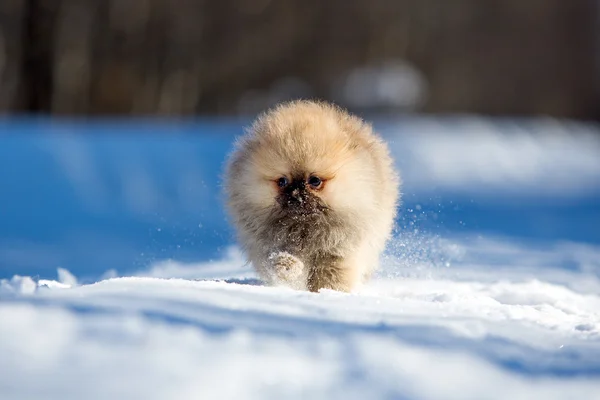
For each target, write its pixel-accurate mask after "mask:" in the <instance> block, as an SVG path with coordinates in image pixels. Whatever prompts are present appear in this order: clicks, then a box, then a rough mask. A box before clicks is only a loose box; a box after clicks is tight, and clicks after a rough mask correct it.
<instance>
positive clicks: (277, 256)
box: [269, 252, 304, 282]
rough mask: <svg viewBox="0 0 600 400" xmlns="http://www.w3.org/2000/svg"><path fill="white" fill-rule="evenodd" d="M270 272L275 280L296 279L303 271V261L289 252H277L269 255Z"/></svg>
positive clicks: (289, 280)
mask: <svg viewBox="0 0 600 400" xmlns="http://www.w3.org/2000/svg"><path fill="white" fill-rule="evenodd" d="M269 264H270V267H271V268H270V270H271V273H272V274H273V275H274V276H273V277H274V278H275V280H276V281H280V282H291V281H294V280H296V279H298V278H299V277H300V276H301V275H302V272H303V271H304V263H303V262H302V261H300V259H298V258H297V257H294V256H293V255H291V254H290V253H285V252H279V253H271V255H269Z"/></svg>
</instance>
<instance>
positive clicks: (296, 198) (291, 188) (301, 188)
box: [285, 179, 306, 203]
mask: <svg viewBox="0 0 600 400" xmlns="http://www.w3.org/2000/svg"><path fill="white" fill-rule="evenodd" d="M305 190H306V184H305V183H304V180H300V179H298V180H294V181H293V182H292V183H291V184H290V185H288V186H287V187H286V188H285V194H286V195H287V196H288V198H289V200H290V201H291V202H298V203H301V202H302V201H303V196H304V192H305Z"/></svg>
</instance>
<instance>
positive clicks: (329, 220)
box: [225, 101, 400, 292]
mask: <svg viewBox="0 0 600 400" xmlns="http://www.w3.org/2000/svg"><path fill="white" fill-rule="evenodd" d="M225 188H226V195H227V208H228V211H229V214H230V216H231V219H232V221H233V223H234V225H235V228H236V230H237V233H238V237H239V240H240V242H241V245H242V246H243V248H244V250H245V252H246V254H247V256H248V257H249V260H250V261H251V262H252V265H253V267H254V268H255V269H256V271H257V273H258V275H259V277H260V278H261V279H262V280H263V281H265V282H266V283H267V284H270V285H284V286H288V287H291V288H295V289H300V290H310V291H313V292H316V291H318V290H319V289H321V288H328V289H333V290H338V291H346V292H349V291H352V290H353V289H355V288H356V287H357V286H358V285H359V284H360V283H362V282H364V281H365V280H366V279H368V278H369V277H370V276H371V273H372V272H373V271H374V269H375V268H376V267H377V265H378V262H379V257H380V254H381V252H382V251H383V250H384V247H385V245H386V241H387V240H388V238H389V236H390V234H391V230H392V227H393V223H394V217H395V215H396V207H397V204H398V202H399V197H400V194H399V188H400V178H399V175H398V174H397V173H396V172H395V170H394V168H393V162H392V159H391V157H390V155H389V152H388V148H387V146H386V144H385V143H384V142H383V141H382V140H381V139H380V138H379V137H378V136H377V135H376V134H374V133H373V131H372V129H371V127H370V125H368V124H366V123H365V122H363V121H362V120H361V119H359V118H357V117H355V116H353V115H350V114H349V113H347V112H346V111H344V110H342V109H340V108H338V107H336V106H333V105H331V104H327V103H322V102H313V101H294V102H289V103H284V104H280V105H279V106H277V107H275V108H273V109H271V110H269V111H267V112H266V113H264V114H262V115H261V116H259V118H257V120H256V121H255V122H254V124H253V125H252V127H251V128H250V129H249V131H248V132H247V133H246V135H245V136H243V137H242V138H240V139H239V140H238V141H237V143H236V147H235V149H234V151H233V153H232V154H231V156H230V158H229V160H228V163H227V168H226V173H225Z"/></svg>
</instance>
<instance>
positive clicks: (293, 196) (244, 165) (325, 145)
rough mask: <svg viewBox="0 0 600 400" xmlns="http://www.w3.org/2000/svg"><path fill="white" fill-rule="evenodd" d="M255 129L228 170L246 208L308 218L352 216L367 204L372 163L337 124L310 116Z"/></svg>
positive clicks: (369, 196)
mask: <svg viewBox="0 0 600 400" xmlns="http://www.w3.org/2000/svg"><path fill="white" fill-rule="evenodd" d="M255 129H256V130H255V132H256V134H255V135H254V136H253V137H252V138H251V139H250V140H248V141H247V142H245V143H244V146H243V148H244V152H243V154H244V157H243V158H241V159H239V160H238V161H239V164H238V168H236V170H237V171H234V174H238V176H237V177H236V178H235V182H234V184H235V185H240V187H239V188H238V189H239V192H240V194H242V193H243V195H244V196H245V197H246V198H245V200H246V201H247V203H249V204H248V206H253V208H258V209H261V210H268V211H269V213H270V214H271V215H273V213H275V214H277V215H285V216H290V217H293V218H302V217H307V218H310V217H315V216H319V215H321V216H327V215H329V214H330V213H336V214H337V215H338V216H344V215H346V216H349V217H350V216H356V215H358V214H360V213H361V208H362V205H365V204H372V203H373V200H374V190H373V181H374V178H373V176H374V174H375V171H374V168H373V162H372V160H371V159H370V158H369V157H370V156H369V154H368V152H366V151H365V149H364V147H363V146H361V144H360V143H356V142H355V141H353V140H352V139H351V138H350V136H349V135H348V134H347V132H345V131H344V129H343V127H342V126H340V124H339V123H338V121H336V120H334V119H331V118H327V117H323V118H316V117H314V115H313V118H311V119H308V120H307V119H300V121H298V118H296V119H294V118H287V119H283V123H279V124H274V123H269V124H264V125H262V126H261V125H259V126H258V127H257V128H255Z"/></svg>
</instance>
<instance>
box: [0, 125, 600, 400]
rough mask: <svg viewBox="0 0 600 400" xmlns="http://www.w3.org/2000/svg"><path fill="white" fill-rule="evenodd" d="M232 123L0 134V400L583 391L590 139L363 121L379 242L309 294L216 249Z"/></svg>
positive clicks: (591, 328) (588, 394)
mask: <svg viewBox="0 0 600 400" xmlns="http://www.w3.org/2000/svg"><path fill="white" fill-rule="evenodd" d="M0 125H1V124H0ZM232 126H235V124H232V125H227V126H226V127H225V128H223V129H224V130H226V131H227V132H226V133H227V134H223V132H220V133H219V135H214V136H210V135H209V136H202V137H200V136H191V135H188V134H187V133H180V134H179V135H175V136H171V137H169V138H167V139H165V138H164V137H163V136H160V138H159V137H158V136H155V135H153V134H152V132H153V130H160V129H166V128H164V127H163V128H160V127H159V128H157V127H156V126H144V125H143V124H142V125H140V124H138V125H135V126H133V127H131V126H125V127H124V126H120V127H119V129H120V130H121V131H127V130H128V129H131V130H137V131H139V130H142V131H144V132H145V133H146V135H145V136H142V137H143V138H144V139H139V138H135V135H133V134H132V135H130V136H127V135H125V138H124V139H123V138H119V136H111V135H110V134H109V135H105V134H103V133H102V132H103V131H110V130H111V129H109V128H108V127H107V126H96V127H94V128H90V127H89V126H86V127H85V129H88V130H91V132H88V133H91V134H90V135H89V136H84V135H63V133H64V132H63V131H65V130H67V131H73V130H76V129H75V128H77V129H81V126H79V125H76V124H75V125H68V124H67V125H66V126H64V125H60V124H59V126H58V127H57V126H56V125H51V126H50V127H48V126H47V125H43V124H39V125H38V124H31V123H26V124H19V123H14V124H13V125H11V123H4V125H1V126H0V128H2V129H0V130H2V131H5V130H8V129H9V128H12V129H17V128H18V129H17V130H22V131H27V130H29V131H34V132H29V133H30V135H29V136H28V135H20V136H19V135H7V136H4V137H2V135H0V186H1V187H3V188H5V189H6V188H8V190H4V191H3V192H2V193H0V203H2V204H3V207H0V220H1V221H3V224H1V225H0V278H3V279H0V399H3V400H4V399H7V400H17V399H18V400H21V399H41V398H43V399H109V398H119V399H133V398H136V399H137V398H144V399H199V398H200V399H229V398H235V399H295V398H310V399H321V398H322V399H338V398H339V399H533V398H543V399H573V398H580V399H600V234H599V231H598V226H600V206H599V200H600V156H598V155H600V136H599V135H598V132H595V131H593V129H592V128H587V127H582V126H579V125H570V126H567V127H565V126H564V125H559V124H557V123H555V122H551V121H541V122H540V121H537V122H536V124H535V125H534V126H533V127H531V126H529V125H528V124H527V123H523V122H520V123H507V122H505V123H502V124H491V123H489V122H486V121H483V120H481V121H479V120H474V119H469V120H468V123H465V121H442V122H440V121H436V120H417V121H408V122H405V123H403V124H398V123H392V122H389V123H385V122H383V121H382V122H381V123H380V124H379V127H380V130H381V131H382V132H383V133H384V134H385V135H386V136H387V137H388V139H390V141H391V144H392V147H393V152H394V155H395V157H396V159H397V161H398V165H399V167H401V168H402V170H403V171H404V174H405V178H406V186H405V188H404V193H405V203H404V204H403V206H402V211H401V216H400V218H399V220H398V225H399V229H398V232H397V234H396V236H395V238H394V240H393V241H392V243H390V246H389V249H388V252H387V253H386V256H385V257H384V260H383V265H382V268H381V270H380V271H379V273H378V274H377V276H376V278H375V279H374V280H373V281H372V282H371V283H369V284H368V285H366V286H365V287H363V288H361V289H360V290H359V291H357V292H356V293H352V294H342V293H337V292H333V291H322V292H321V293H318V294H314V293H305V292H297V291H292V290H288V289H284V288H269V287H264V286H262V285H261V284H260V282H258V281H257V280H256V278H255V275H254V274H253V272H252V270H251V268H250V267H249V266H248V265H246V264H245V262H244V259H243V256H242V254H240V252H239V250H238V249H237V247H236V246H235V243H234V242H233V241H232V240H231V239H230V236H229V235H230V232H229V231H228V228H227V225H226V223H225V221H224V219H223V214H222V210H221V209H220V207H219V202H218V196H217V194H216V191H215V190H214V188H215V187H217V186H218V182H217V179H216V178H214V176H216V174H217V173H218V169H219V166H220V162H221V160H222V157H223V155H224V154H225V152H226V151H227V149H228V148H229V145H230V143H231V138H232V135H231V134H232V132H233V131H235V129H233V128H232ZM74 127H75V128H74ZM200 128H202V129H207V127H206V126H200V127H198V125H196V124H194V125H190V126H189V127H185V128H179V129H182V130H186V131H187V130H193V129H200ZM213 128H214V127H213ZM48 129H54V130H58V131H60V132H59V133H60V134H57V135H53V136H50V137H46V136H36V133H39V132H41V131H44V130H48ZM540 132H541V133H540ZM575 132H577V135H576V136H574V135H575ZM55 133H56V132H55ZM137 133H138V134H139V132H137ZM7 193H8V194H7ZM148 243H150V247H148V246H149V245H148ZM142 253H143V254H142ZM134 255H135V256H134Z"/></svg>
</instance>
